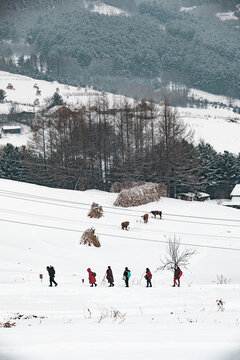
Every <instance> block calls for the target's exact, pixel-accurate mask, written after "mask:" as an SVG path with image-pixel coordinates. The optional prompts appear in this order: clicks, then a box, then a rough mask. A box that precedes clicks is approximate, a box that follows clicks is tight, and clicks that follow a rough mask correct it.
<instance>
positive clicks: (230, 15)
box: [216, 11, 239, 21]
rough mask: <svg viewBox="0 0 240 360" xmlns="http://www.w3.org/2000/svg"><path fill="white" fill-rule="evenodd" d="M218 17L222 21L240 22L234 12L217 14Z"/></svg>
mask: <svg viewBox="0 0 240 360" xmlns="http://www.w3.org/2000/svg"><path fill="white" fill-rule="evenodd" d="M216 16H217V17H218V18H219V19H220V20H222V21H226V20H239V18H238V17H237V16H235V15H234V11H229V12H225V13H217V14H216Z"/></svg>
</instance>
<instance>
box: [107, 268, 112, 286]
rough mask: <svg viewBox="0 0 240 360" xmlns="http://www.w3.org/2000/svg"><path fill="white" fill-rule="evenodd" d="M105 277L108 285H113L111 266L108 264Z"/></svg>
mask: <svg viewBox="0 0 240 360" xmlns="http://www.w3.org/2000/svg"><path fill="white" fill-rule="evenodd" d="M106 278H107V281H108V282H109V287H112V286H114V283H113V282H114V279H113V273H112V269H111V266H108V268H107V271H106Z"/></svg>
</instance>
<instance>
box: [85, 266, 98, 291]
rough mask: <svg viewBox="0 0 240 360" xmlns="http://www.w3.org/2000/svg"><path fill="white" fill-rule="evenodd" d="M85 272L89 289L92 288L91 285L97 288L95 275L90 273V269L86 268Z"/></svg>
mask: <svg viewBox="0 0 240 360" xmlns="http://www.w3.org/2000/svg"><path fill="white" fill-rule="evenodd" d="M87 271H88V278H89V284H91V287H93V285H95V286H97V284H96V278H95V276H96V273H94V272H92V270H91V269H90V268H88V269H87Z"/></svg>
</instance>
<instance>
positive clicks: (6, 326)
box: [0, 321, 16, 328]
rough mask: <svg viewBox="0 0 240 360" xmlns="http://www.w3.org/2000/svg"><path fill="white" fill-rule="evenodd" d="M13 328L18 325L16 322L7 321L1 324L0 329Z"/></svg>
mask: <svg viewBox="0 0 240 360" xmlns="http://www.w3.org/2000/svg"><path fill="white" fill-rule="evenodd" d="M13 326H16V323H15V322H14V323H13V322H12V323H11V322H10V321H6V322H5V323H2V322H0V327H3V328H11V327H13Z"/></svg>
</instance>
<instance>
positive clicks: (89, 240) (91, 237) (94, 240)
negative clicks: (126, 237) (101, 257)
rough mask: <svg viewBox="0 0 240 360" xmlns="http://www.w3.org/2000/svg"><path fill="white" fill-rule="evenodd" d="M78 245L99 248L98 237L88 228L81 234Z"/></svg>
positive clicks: (92, 229) (93, 230)
mask: <svg viewBox="0 0 240 360" xmlns="http://www.w3.org/2000/svg"><path fill="white" fill-rule="evenodd" d="M80 244H82V245H88V246H92V245H93V246H95V247H101V244H100V241H99V238H98V236H97V235H96V234H95V229H94V228H90V229H87V230H86V231H84V233H83V234H82V237H81V239H80Z"/></svg>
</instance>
